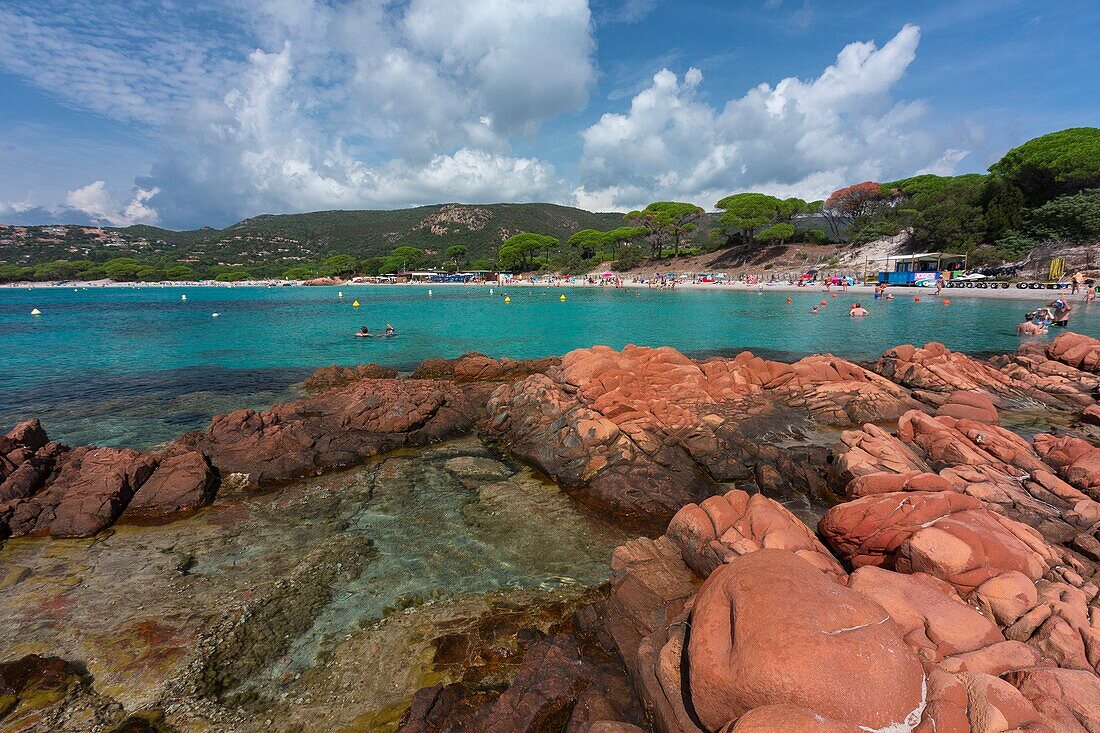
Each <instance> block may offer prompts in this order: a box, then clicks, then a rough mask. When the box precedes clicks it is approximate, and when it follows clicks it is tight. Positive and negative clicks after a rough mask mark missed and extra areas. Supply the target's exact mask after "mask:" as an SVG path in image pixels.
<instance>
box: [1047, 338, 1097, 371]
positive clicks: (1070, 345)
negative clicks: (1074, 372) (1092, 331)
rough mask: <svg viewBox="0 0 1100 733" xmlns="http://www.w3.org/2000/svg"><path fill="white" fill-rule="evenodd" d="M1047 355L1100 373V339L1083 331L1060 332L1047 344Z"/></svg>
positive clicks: (1073, 365)
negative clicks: (1082, 332)
mask: <svg viewBox="0 0 1100 733" xmlns="http://www.w3.org/2000/svg"><path fill="white" fill-rule="evenodd" d="M1047 356H1049V357H1050V358H1051V359H1054V360H1056V361H1060V362H1062V363H1063V364H1069V365H1070V366H1072V367H1076V368H1077V369H1081V370H1083V371H1086V372H1092V373H1093V374H1100V340H1097V339H1094V338H1092V337H1091V336H1086V335H1084V334H1081V333H1073V332H1071V331H1067V332H1066V333H1062V334H1059V335H1058V336H1057V337H1056V338H1055V339H1054V340H1053V341H1051V342H1050V345H1049V346H1047Z"/></svg>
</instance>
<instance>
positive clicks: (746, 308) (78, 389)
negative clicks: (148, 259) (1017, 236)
mask: <svg viewBox="0 0 1100 733" xmlns="http://www.w3.org/2000/svg"><path fill="white" fill-rule="evenodd" d="M340 291H342V292H343V294H344V297H343V298H339V297H338V296H337V293H338V292H340ZM505 291H507V293H508V295H509V296H510V298H511V302H510V303H505V302H504V301H503V298H502V297H501V295H502V293H503V292H505ZM432 293H433V294H432V295H431V296H429V295H428V288H426V287H415V286H403V287H380V286H355V285H352V286H343V287H342V288H328V287H322V288H306V287H279V288H264V287H233V288H207V287H191V288H184V287H180V288H126V287H115V288H91V289H88V290H78V291H73V290H71V289H63V288H54V289H45V288H40V289H33V290H27V289H24V288H0V425H3V426H4V427H5V429H6V427H7V426H10V425H11V424H13V423H14V422H16V421H17V420H19V419H21V418H25V417H30V416H36V417H40V418H42V420H43V423H44V425H45V427H46V429H47V431H48V432H49V433H50V435H51V437H54V438H57V439H60V440H64V441H67V442H71V443H80V442H95V443H100V444H107V445H131V446H135V447H144V446H148V445H153V444H157V443H160V442H163V441H166V440H170V439H172V438H174V437H176V436H178V435H179V434H181V433H183V432H185V431H186V430H189V429H196V428H202V427H205V426H206V424H207V423H208V421H209V419H210V417H211V415H214V414H217V413H219V412H224V411H227V410H230V409H234V408H237V407H245V406H251V407H262V406H265V405H268V404H270V403H272V402H274V401H278V400H282V399H287V398H289V397H291V396H292V395H293V390H292V385H293V384H295V383H296V382H299V381H301V379H303V378H304V377H305V376H306V375H308V373H309V372H310V371H311V370H312V369H315V368H316V367H319V366H324V365H328V364H345V365H351V364H360V363H365V362H375V363H378V364H382V365H385V366H391V367H394V368H397V369H402V370H408V369H412V368H414V367H415V366H416V365H417V364H418V363H420V362H421V361H422V360H424V359H426V358H429V357H440V356H441V357H454V356H459V355H461V354H463V353H466V352H468V351H480V352H483V353H486V354H489V355H491V356H511V357H515V358H528V357H538V356H546V355H554V354H563V353H565V352H567V351H569V350H571V349H575V348H579V347H584V346H591V345H593V344H607V345H609V346H612V347H616V348H620V347H622V346H625V345H626V344H630V343H633V344H644V345H653V346H658V345H668V346H672V347H675V348H677V349H679V350H680V351H683V352H684V353H687V354H691V355H698V356H701V355H707V354H715V353H730V352H736V351H741V350H744V349H750V350H753V351H756V352H758V353H760V354H762V355H766V356H775V357H779V358H790V359H793V358H798V357H799V356H803V355H805V354H810V353H820V352H830V353H833V354H837V355H840V356H844V357H847V358H850V359H856V360H871V359H875V358H877V357H878V356H879V355H881V353H882V351H883V350H885V349H887V348H889V347H891V346H895V345H897V344H901V343H918V344H920V343H925V342H927V341H942V342H943V343H945V344H947V346H949V347H950V348H952V349H958V350H962V351H966V352H967V353H972V354H987V353H992V352H1004V351H1011V350H1014V349H1015V348H1016V347H1017V346H1018V345H1019V343H1020V339H1019V337H1017V336H1016V332H1015V329H1016V325H1017V324H1018V323H1019V322H1020V321H1021V320H1022V319H1023V314H1024V313H1025V312H1026V311H1027V310H1029V309H1032V308H1034V307H1035V305H1036V303H1035V302H1034V301H1018V300H999V299H982V298H972V297H966V296H963V295H958V294H955V293H945V295H946V296H949V297H950V298H951V301H952V304H951V305H950V306H946V307H945V306H943V305H941V304H940V302H939V300H938V299H935V298H933V297H932V296H931V294H930V293H922V296H923V298H922V302H920V303H915V302H913V301H912V293H909V294H906V293H904V292H901V291H899V292H898V293H897V297H896V298H895V300H893V301H873V300H872V299H871V298H870V297H864V296H862V295H858V296H857V295H853V294H848V295H843V294H841V295H839V296H838V297H837V298H829V297H828V296H824V295H823V293H822V292H821V291H820V290H818V289H816V288H815V289H813V290H808V291H807V292H795V293H786V292H768V291H764V292H763V293H759V294H758V293H755V292H745V291H740V290H738V291H725V290H678V291H655V290H645V289H622V290H613V289H609V288H511V289H508V288H504V289H502V288H500V287H496V288H494V295H490V294H489V288H488V287H461V286H459V287H454V286H447V287H440V286H436V287H434V288H432ZM563 293H564V294H565V295H566V300H565V301H561V300H560V295H562V294H563ZM183 295H186V296H187V300H186V301H184V300H182V297H181V296H183ZM788 295H790V296H791V297H792V298H793V303H787V302H786V298H787V296H788ZM1052 297H1053V296H1052ZM823 298H824V299H825V300H827V301H828V303H829V305H828V306H826V307H825V308H823V309H822V312H821V313H820V314H818V315H813V314H811V313H810V308H811V306H812V305H814V304H816V303H818V302H819V301H821V300H822V299H823ZM356 299H357V300H358V301H359V302H360V307H359V308H353V307H352V302H353V301H354V300H356ZM856 299H858V300H860V302H862V303H863V305H864V306H865V307H866V308H867V309H868V310H870V312H871V315H870V317H868V318H865V319H853V318H849V317H848V303H849V302H850V301H852V300H856ZM32 308H38V309H39V310H41V311H42V315H41V316H31V315H30V311H31V309H32ZM215 312H217V313H219V314H220V316H219V317H218V318H213V317H211V314H212V313H215ZM387 323H392V324H393V325H394V327H395V328H396V329H397V330H398V335H397V336H396V337H395V338H389V339H387V338H371V339H360V338H355V337H354V336H353V334H354V333H355V331H357V330H358V329H359V327H360V326H363V325H366V326H368V327H369V328H370V330H371V331H372V332H375V333H381V332H382V331H383V330H384V329H385V327H386V324H387ZM1071 326H1072V330H1074V331H1078V332H1081V333H1086V334H1089V335H1091V336H1100V305H1093V306H1090V307H1086V306H1084V305H1083V304H1080V303H1079V302H1078V301H1075V310H1074V314H1073V319H1072V321H1071ZM1057 332H1058V329H1054V333H1052V334H1051V335H1050V336H1047V337H1043V338H1046V339H1049V338H1053V336H1055V335H1057Z"/></svg>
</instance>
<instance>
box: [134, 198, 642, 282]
mask: <svg viewBox="0 0 1100 733" xmlns="http://www.w3.org/2000/svg"><path fill="white" fill-rule="evenodd" d="M622 223H623V218H622V215H621V214H595V213H592V212H589V211H583V210H581V209H574V208H570V207H568V206H557V205H555V204H487V205H478V206H473V205H465V204H438V205H434V206H419V207H416V208H413V209H397V210H393V211H317V212H312V213H308V214H279V215H273V214H265V215H262V216H256V217H252V218H250V219H245V220H243V221H240V222H238V223H236V224H234V225H232V226H230V227H228V228H226V229H221V230H216V229H209V228H206V229H199V230H195V231H184V232H173V231H168V230H164V229H157V228H155V227H148V226H135V227H128V228H126V229H121V230H119V232H120V233H121V234H123V235H133V236H135V237H142V238H145V239H147V240H159V241H162V242H164V243H166V244H167V245H169V247H170V248H172V249H176V250H178V255H179V257H177V259H193V260H194V261H195V262H196V264H199V265H213V264H217V263H219V262H222V263H224V262H230V261H231V262H233V263H240V264H251V265H259V264H263V265H278V267H277V268H276V269H277V270H278V271H281V270H282V269H286V266H287V265H288V264H293V263H294V262H295V261H298V259H297V258H301V259H303V260H310V261H316V260H319V259H323V258H325V257H328V256H331V255H334V254H350V255H354V256H355V257H357V258H360V259H366V258H370V257H383V256H385V255H387V254H389V253H390V252H391V251H392V250H393V249H394V248H396V247H401V246H411V247H416V248H418V249H422V250H425V251H426V252H427V253H428V254H429V255H432V254H433V253H434V254H442V253H443V252H444V251H445V250H446V249H447V248H448V247H450V246H452V245H457V244H461V245H465V246H467V247H469V250H470V251H469V258H470V259H471V260H477V259H493V258H494V257H495V254H496V250H497V248H498V247H499V246H500V243H501V242H502V241H504V240H505V239H507V238H508V237H509V236H511V235H513V234H518V233H519V232H525V231H537V232H542V233H545V234H549V235H550V236H553V237H557V238H558V239H560V240H562V241H565V240H566V239H568V238H569V236H570V235H572V234H573V233H574V232H577V231H579V230H581V229H609V228H613V227H616V226H619V225H621V224H622ZM280 268H281V269H280Z"/></svg>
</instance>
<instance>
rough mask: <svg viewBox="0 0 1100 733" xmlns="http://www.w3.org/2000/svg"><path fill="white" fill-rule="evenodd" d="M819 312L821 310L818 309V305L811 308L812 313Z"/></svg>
mask: <svg viewBox="0 0 1100 733" xmlns="http://www.w3.org/2000/svg"><path fill="white" fill-rule="evenodd" d="M819 312H820V311H818V309H817V306H816V305H815V306H814V307H813V308H810V313H813V314H814V315H815V316H816V315H817V314H818V313H819Z"/></svg>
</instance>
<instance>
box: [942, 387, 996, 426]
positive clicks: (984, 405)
mask: <svg viewBox="0 0 1100 733" xmlns="http://www.w3.org/2000/svg"><path fill="white" fill-rule="evenodd" d="M936 415H937V416H939V415H946V416H948V417H954V418H957V419H960V420H962V419H966V420H974V421H976V422H982V423H987V424H989V425H994V424H996V422H997V420H998V419H999V418H1000V416H999V415H998V414H997V406H996V405H995V404H993V400H991V399H990V398H989V395H987V394H985V393H983V392H952V393H951V394H950V395H948V397H947V399H946V400H945V401H944V402H942V403H941V404H940V406H939V407H937V408H936Z"/></svg>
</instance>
